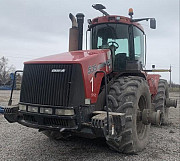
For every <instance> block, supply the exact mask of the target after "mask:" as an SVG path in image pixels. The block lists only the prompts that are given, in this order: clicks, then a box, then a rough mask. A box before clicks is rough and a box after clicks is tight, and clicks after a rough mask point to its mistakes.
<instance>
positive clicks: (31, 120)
mask: <svg viewBox="0 0 180 161" xmlns="http://www.w3.org/2000/svg"><path fill="white" fill-rule="evenodd" d="M23 120H25V121H28V122H30V123H37V121H36V119H35V117H34V116H32V115H26V114H24V115H23Z"/></svg>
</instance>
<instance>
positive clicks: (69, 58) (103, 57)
mask: <svg viewBox="0 0 180 161" xmlns="http://www.w3.org/2000/svg"><path fill="white" fill-rule="evenodd" d="M107 60H112V59H111V52H110V50H109V49H104V50H102V49H101V50H86V51H73V52H67V53H62V54H57V55H52V56H47V57H43V58H39V59H35V60H32V61H28V62H25V64H55V63H65V64H66V63H67V64H68V63H70V64H74V63H78V64H81V67H82V73H83V80H84V86H85V97H86V98H90V99H91V103H95V102H96V101H97V98H98V94H99V90H100V86H101V81H102V78H103V74H98V75H97V78H95V77H94V73H95V72H96V71H100V70H103V71H106V73H107V74H108V73H110V72H111V71H112V62H111V63H110V65H109V66H107V65H106V63H107ZM77 94H78V93H77Z"/></svg>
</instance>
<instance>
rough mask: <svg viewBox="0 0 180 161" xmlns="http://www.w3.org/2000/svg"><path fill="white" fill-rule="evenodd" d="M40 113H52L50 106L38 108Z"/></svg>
mask: <svg viewBox="0 0 180 161" xmlns="http://www.w3.org/2000/svg"><path fill="white" fill-rule="evenodd" d="M40 113H46V114H52V108H40Z"/></svg>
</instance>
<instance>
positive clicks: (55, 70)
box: [51, 69, 66, 73]
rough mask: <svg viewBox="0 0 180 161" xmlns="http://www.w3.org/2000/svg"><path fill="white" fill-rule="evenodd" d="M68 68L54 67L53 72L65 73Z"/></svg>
mask: <svg viewBox="0 0 180 161" xmlns="http://www.w3.org/2000/svg"><path fill="white" fill-rule="evenodd" d="M65 71H66V70H65V69H52V70H51V72H52V73H64V72H65Z"/></svg>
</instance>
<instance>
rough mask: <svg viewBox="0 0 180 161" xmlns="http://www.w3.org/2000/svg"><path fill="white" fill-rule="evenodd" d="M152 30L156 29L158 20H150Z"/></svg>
mask: <svg viewBox="0 0 180 161" xmlns="http://www.w3.org/2000/svg"><path fill="white" fill-rule="evenodd" d="M150 28H151V29H156V20H155V18H151V19H150Z"/></svg>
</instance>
